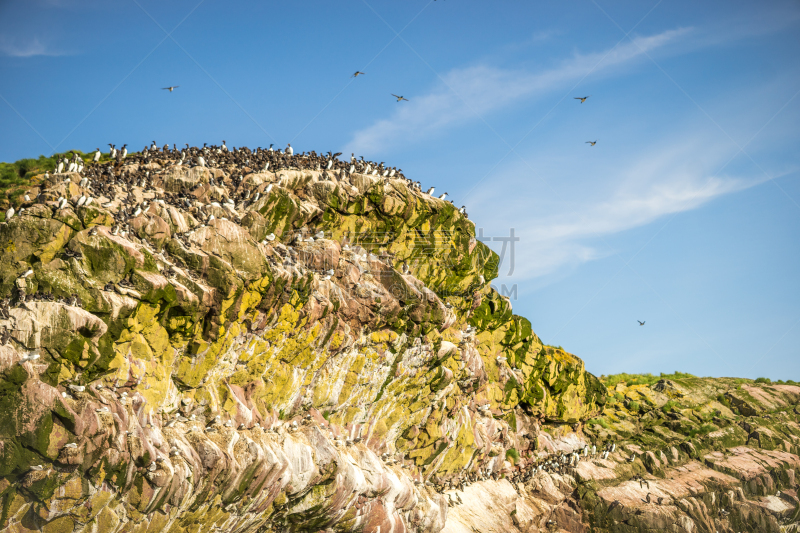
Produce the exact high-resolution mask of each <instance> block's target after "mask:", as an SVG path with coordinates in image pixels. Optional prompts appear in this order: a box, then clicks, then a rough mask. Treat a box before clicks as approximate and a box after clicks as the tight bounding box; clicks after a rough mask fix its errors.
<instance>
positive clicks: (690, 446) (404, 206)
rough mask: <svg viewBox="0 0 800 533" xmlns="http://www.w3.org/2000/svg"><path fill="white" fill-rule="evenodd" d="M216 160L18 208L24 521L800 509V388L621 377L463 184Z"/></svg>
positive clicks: (9, 382)
mask: <svg viewBox="0 0 800 533" xmlns="http://www.w3.org/2000/svg"><path fill="white" fill-rule="evenodd" d="M207 157H209V156H207ZM217 158H218V159H219V160H220V162H219V163H218V165H217V167H216V168H203V167H193V168H188V167H187V166H184V165H176V164H175V163H177V158H176V157H170V156H168V155H167V154H164V155H163V156H162V157H150V158H147V159H145V158H143V157H140V156H138V155H137V156H134V157H129V159H128V160H125V161H124V162H120V161H118V162H117V164H116V165H115V166H111V165H96V166H95V167H92V169H93V170H92V171H91V172H92V176H93V180H92V181H91V182H90V181H87V180H84V179H83V177H82V176H80V175H78V174H60V175H53V176H47V177H46V178H45V179H44V180H43V182H42V186H41V187H39V188H37V189H34V190H31V191H30V193H29V196H30V197H31V198H36V201H34V202H30V203H29V204H28V205H27V206H26V209H25V210H24V211H23V212H22V214H21V215H19V216H15V217H13V218H11V219H10V220H8V221H6V222H3V223H1V224H0V264H2V269H0V296H4V297H7V298H9V299H10V301H9V302H6V303H4V304H2V306H0V332H1V333H2V340H3V344H2V346H0V390H2V393H1V394H0V403H2V406H1V407H2V408H1V409H0V498H2V500H1V501H2V504H3V505H2V527H3V528H4V531H15V532H17V531H19V532H22V531H47V532H67V531H86V532H89V531H91V532H112V531H126V532H127V531H131V532H133V531H141V532H144V531H175V532H180V531H192V532H201V531H237V532H245V531H273V530H274V531H309V532H311V531H365V532H381V533H387V532H404V531H419V532H438V531H447V532H456V531H465V532H466V531H469V532H474V531H481V532H483V531H486V532H489V531H525V532H527V531H556V530H559V529H560V530H562V531H571V532H572V531H608V532H611V531H619V532H633V531H675V532H683V531H686V532H690V531H726V532H733V531H779V528H780V526H781V524H782V523H784V522H787V523H788V522H792V521H795V520H796V519H797V516H796V515H797V513H798V506H797V496H796V492H795V490H796V488H797V481H796V478H795V475H796V474H795V472H796V468H797V467H798V466H800V459H798V457H797V453H798V436H800V428H799V427H798V425H797V407H796V406H797V404H798V402H799V401H800V388H798V387H793V386H777V385H776V386H771V385H766V384H754V383H752V382H749V381H746V380H738V381H736V380H710V379H695V378H687V379H685V380H675V381H664V382H661V383H658V384H656V385H653V386H644V385H640V386H631V387H626V386H625V385H624V384H620V385H618V386H617V387H616V388H615V389H613V390H607V389H606V387H605V386H604V385H603V384H602V383H601V382H600V381H599V380H598V379H597V378H595V377H594V376H592V375H591V374H588V373H587V372H586V371H585V369H584V366H583V362H582V361H581V360H580V359H578V358H576V357H574V356H572V355H570V354H568V353H566V352H564V351H562V350H561V349H556V348H552V347H549V346H546V345H543V344H542V342H541V341H540V340H539V338H538V337H537V336H536V335H535V334H534V333H533V332H532V331H531V327H530V323H529V322H528V321H527V320H525V319H524V318H521V317H519V316H516V315H513V313H512V311H511V306H510V303H509V302H508V300H507V299H506V298H504V297H502V296H500V295H499V294H498V293H497V292H495V291H494V290H493V289H492V288H491V287H490V286H489V285H488V281H489V280H491V279H492V278H493V277H494V276H495V274H496V259H497V258H496V256H494V255H493V253H492V252H491V251H490V250H488V248H486V247H485V246H484V245H483V244H482V243H481V242H479V241H477V240H476V239H475V231H474V225H473V223H472V222H470V221H469V220H468V219H466V218H465V217H464V216H463V215H461V214H459V212H458V210H457V209H456V208H454V207H453V205H452V204H450V203H449V202H445V201H443V200H439V199H436V198H432V197H430V196H428V195H426V194H423V193H420V192H419V191H417V190H415V189H414V188H413V187H409V184H408V182H407V181H406V180H405V179H399V178H398V179H394V178H388V177H376V176H372V175H363V174H358V173H355V172H354V173H350V172H351V171H352V170H350V171H346V170H341V169H340V170H338V171H336V172H330V173H329V172H325V171H319V170H309V169H307V168H306V169H295V170H293V169H291V168H284V169H283V170H279V171H277V172H267V171H262V172H253V171H252V170H251V169H250V168H248V167H243V165H241V164H236V160H237V158H238V156H230V157H228V159H233V161H228V164H223V163H224V161H225V155H224V154H223V155H221V156H217ZM209 159H210V157H209ZM238 159H241V158H238ZM248 161H249V159H248ZM284 163H286V159H285V158H284ZM286 166H289V167H290V166H291V165H286ZM298 166H299V167H301V168H302V167H303V166H308V165H303V164H300V165H298ZM338 166H340V167H341V166H342V165H341V163H339V165H338ZM273 168H275V166H274V165H273ZM61 198H65V199H66V200H67V201H66V202H64V201H62V200H61ZM81 198H83V200H80V199H81ZM86 198H92V201H90V202H87V201H86ZM242 198H245V200H242ZM87 203H88V204H89V205H86V204H87ZM65 204H66V205H65ZM320 232H321V234H320ZM404 265H407V268H404ZM29 270H32V271H33V272H32V273H29V272H28V271H29ZM404 272H407V273H404ZM612 445H613V447H614V449H613V452H611V451H610V453H608V454H607V455H606V454H604V453H603V450H605V449H606V447H609V446H612ZM592 446H594V447H595V448H594V449H592ZM576 452H577V453H576ZM648 495H649V500H650V501H649V502H648V501H647V500H648Z"/></svg>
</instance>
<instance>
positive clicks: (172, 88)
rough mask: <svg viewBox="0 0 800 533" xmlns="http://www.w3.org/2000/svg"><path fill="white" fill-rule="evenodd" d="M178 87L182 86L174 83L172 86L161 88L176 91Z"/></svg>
mask: <svg viewBox="0 0 800 533" xmlns="http://www.w3.org/2000/svg"><path fill="white" fill-rule="evenodd" d="M178 87H180V85H173V86H172V87H162V88H161V90H162V91H169V92H172V91H174V90H175V89H177V88H178Z"/></svg>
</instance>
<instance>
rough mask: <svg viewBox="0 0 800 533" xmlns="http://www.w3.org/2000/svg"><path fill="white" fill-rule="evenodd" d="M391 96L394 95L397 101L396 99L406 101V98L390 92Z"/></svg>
mask: <svg viewBox="0 0 800 533" xmlns="http://www.w3.org/2000/svg"><path fill="white" fill-rule="evenodd" d="M392 96H394V97H395V98H397V101H398V102H400V101H402V100H405V101H406V102H408V98H403V97H402V96H397V95H396V94H392Z"/></svg>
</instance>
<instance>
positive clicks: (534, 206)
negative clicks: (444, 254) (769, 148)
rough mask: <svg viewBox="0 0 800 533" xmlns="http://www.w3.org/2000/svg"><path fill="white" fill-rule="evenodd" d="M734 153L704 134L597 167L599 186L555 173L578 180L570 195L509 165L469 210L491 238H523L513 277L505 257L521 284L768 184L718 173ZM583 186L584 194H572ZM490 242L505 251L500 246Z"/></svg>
mask: <svg viewBox="0 0 800 533" xmlns="http://www.w3.org/2000/svg"><path fill="white" fill-rule="evenodd" d="M734 153H735V149H734V148H733V147H731V146H730V144H726V143H724V142H722V141H720V142H719V143H717V144H711V145H710V144H709V143H708V142H707V136H704V135H697V136H696V137H693V138H689V139H686V140H684V141H682V142H677V143H674V144H673V145H672V146H668V145H665V143H664V142H663V140H662V141H661V142H653V144H651V145H649V146H647V147H645V148H643V149H642V150H641V151H640V155H639V156H638V157H637V158H636V159H634V160H632V161H630V162H629V163H627V164H626V163H621V162H613V164H612V165H610V166H609V167H608V168H606V169H605V170H602V169H601V170H598V172H597V174H595V175H593V176H592V177H591V181H592V182H593V185H594V186H590V184H589V183H588V182H586V183H581V179H580V178H575V177H574V176H572V175H570V172H571V170H570V169H565V171H564V173H563V175H557V176H551V177H550V179H552V180H553V181H559V182H565V181H572V183H571V187H570V190H571V191H573V192H571V193H570V194H569V195H567V194H559V193H558V192H554V189H552V188H549V187H543V188H542V190H541V191H538V192H533V191H532V190H531V185H530V182H531V181H536V179H537V178H536V177H534V176H532V174H533V171H531V169H530V168H529V167H527V166H525V165H516V166H509V167H506V168H504V169H502V170H500V171H499V172H498V173H497V176H495V177H493V178H492V179H491V180H489V181H488V182H487V183H485V184H483V185H482V186H480V187H479V188H478V189H476V190H475V191H474V192H473V193H472V194H471V195H470V197H469V198H468V204H467V205H471V208H470V216H471V218H472V219H474V220H480V221H482V223H481V225H482V226H484V227H485V235H487V236H507V235H508V234H509V228H512V227H513V228H514V229H515V233H516V235H517V236H518V237H520V241H519V242H518V243H517V245H516V250H515V255H516V257H515V261H514V273H513V275H512V276H511V277H510V278H509V277H508V276H507V273H508V269H509V263H508V258H506V262H505V264H504V266H501V269H500V274H501V276H500V277H501V279H500V281H501V282H502V281H506V282H507V281H511V282H518V281H522V280H526V279H532V278H537V277H542V276H547V275H552V274H557V273H559V272H564V271H569V270H571V269H573V268H575V267H577V266H579V265H580V264H583V263H586V262H589V261H593V260H596V259H599V258H602V257H605V256H608V255H609V254H613V253H615V251H614V250H610V249H609V247H608V245H607V244H606V243H605V242H604V240H605V238H606V237H608V236H610V235H613V234H616V233H620V232H623V231H626V230H630V229H633V228H636V227H641V226H644V225H646V224H650V223H652V222H654V221H656V220H658V219H660V218H664V217H666V216H669V215H673V214H675V213H680V212H684V211H689V210H692V209H696V208H698V207H700V206H702V205H704V204H706V203H708V202H709V201H711V200H713V199H715V198H718V197H720V196H723V195H726V194H730V193H733V192H736V191H741V190H744V189H746V188H749V187H752V186H754V185H757V184H759V183H762V182H763V181H764V180H765V179H766V178H764V177H763V176H761V175H758V176H757V177H745V178H742V177H731V176H729V175H727V174H725V173H721V174H720V175H716V173H717V171H718V170H719V169H720V167H721V166H722V165H723V164H724V163H725V162H726V161H727V160H728V159H729V158H730V157H731V156H732V155H733V154H734ZM538 157H546V156H544V155H543V154H541V155H539V156H538ZM530 159H531V160H536V159H537V156H536V155H534V156H531V158H530ZM687 161H691V162H692V164H691V165H688V164H687V163H686V162H687ZM615 165H619V167H615ZM759 174H760V173H759ZM597 184H600V185H599V187H598V186H597ZM576 185H577V186H576ZM581 189H584V191H585V192H584V193H582V194H581V193H580V192H579V193H575V192H574V191H575V190H581ZM508 191H514V194H508ZM487 244H489V245H490V246H492V248H494V249H495V250H496V251H497V252H498V253H499V252H500V249H501V244H502V243H500V242H497V243H487Z"/></svg>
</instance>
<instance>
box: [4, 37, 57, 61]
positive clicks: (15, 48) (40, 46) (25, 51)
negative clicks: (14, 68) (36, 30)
mask: <svg viewBox="0 0 800 533" xmlns="http://www.w3.org/2000/svg"><path fill="white" fill-rule="evenodd" d="M0 53H2V54H3V55H5V56H10V57H33V56H61V55H66V52H64V51H60V50H53V49H52V48H50V47H49V46H47V45H46V44H45V43H43V42H41V41H40V40H39V38H38V37H34V38H33V40H30V41H28V42H26V43H12V42H9V41H8V40H7V39H4V40H3V41H2V42H0Z"/></svg>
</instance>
